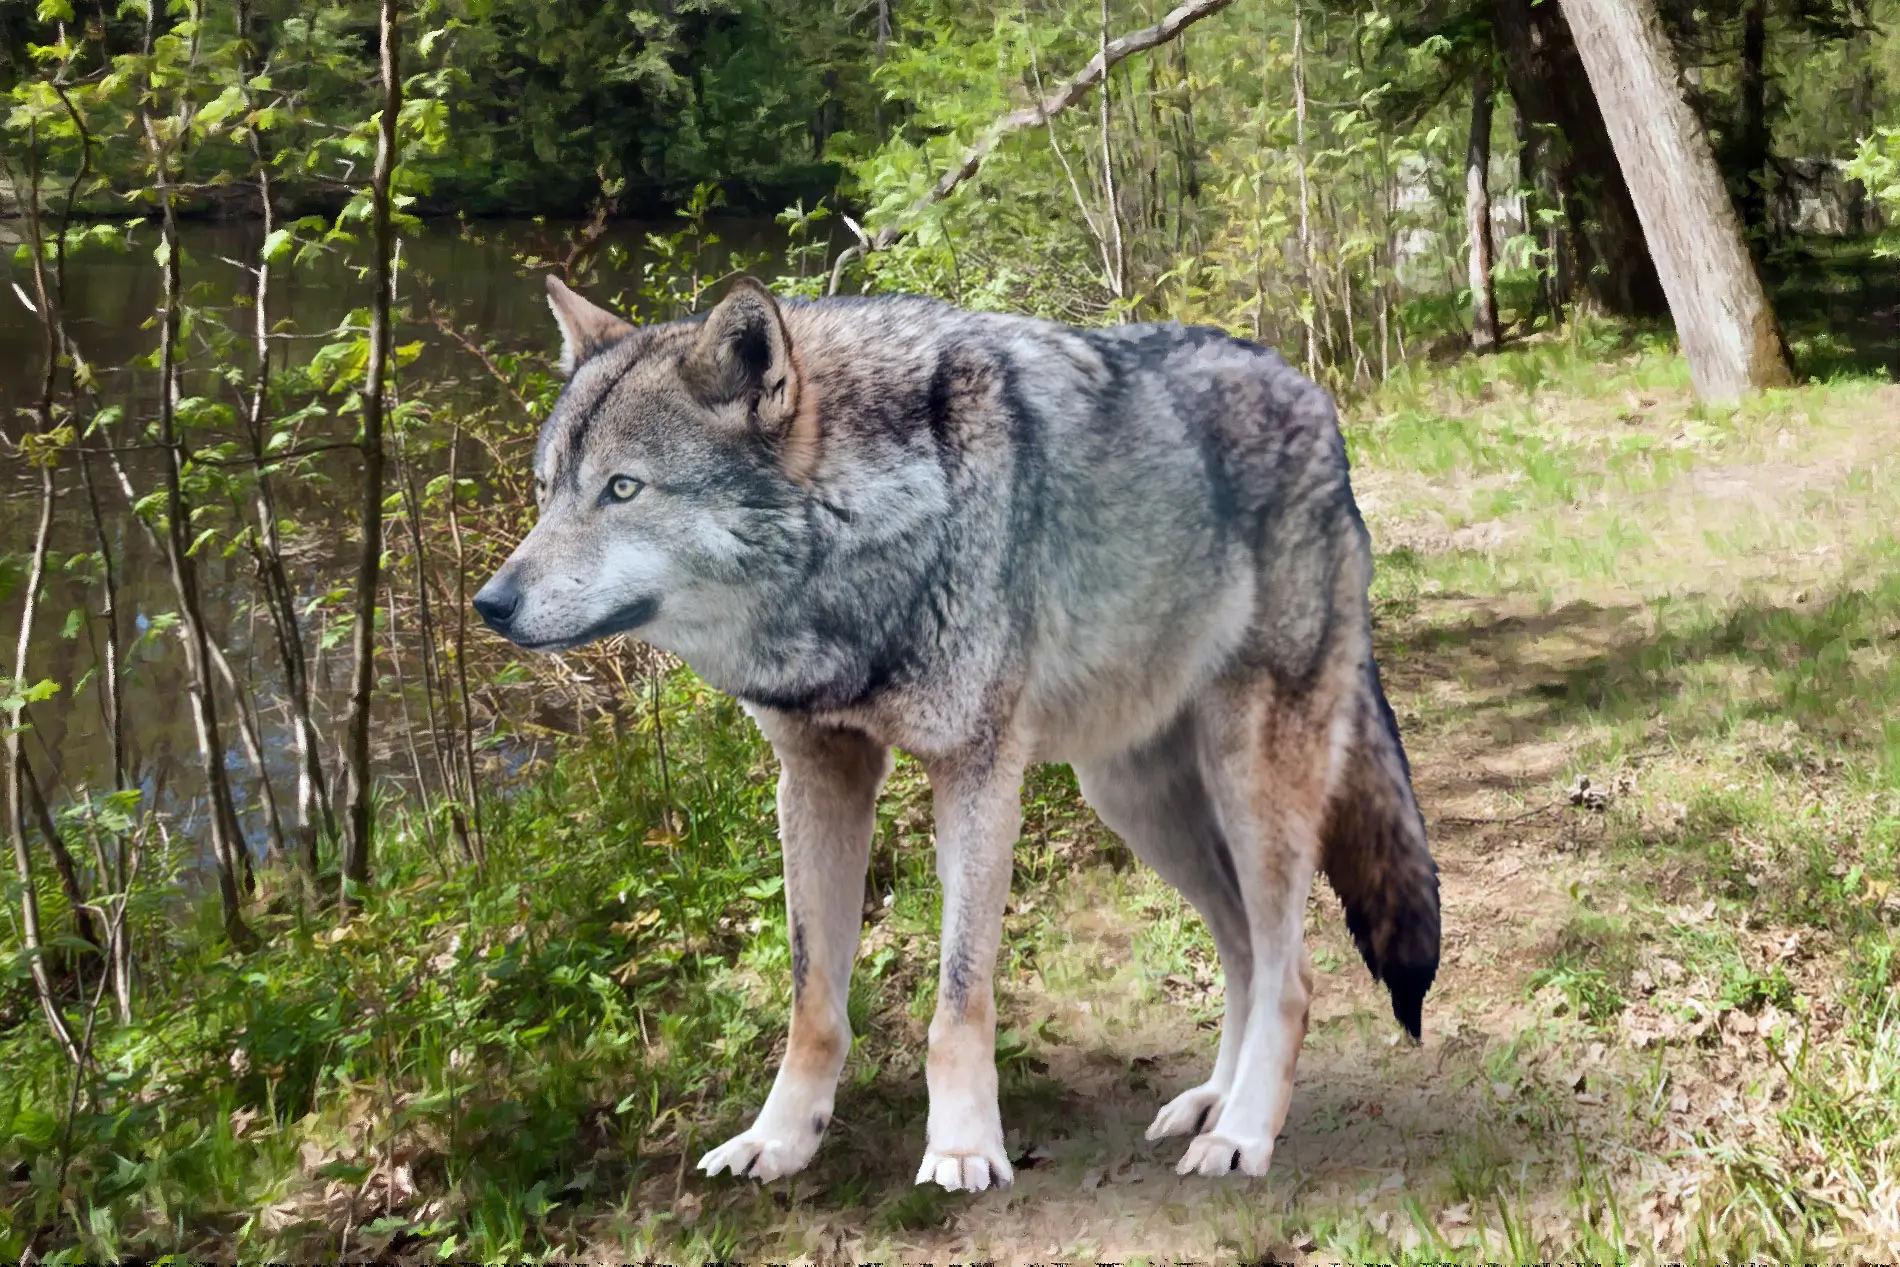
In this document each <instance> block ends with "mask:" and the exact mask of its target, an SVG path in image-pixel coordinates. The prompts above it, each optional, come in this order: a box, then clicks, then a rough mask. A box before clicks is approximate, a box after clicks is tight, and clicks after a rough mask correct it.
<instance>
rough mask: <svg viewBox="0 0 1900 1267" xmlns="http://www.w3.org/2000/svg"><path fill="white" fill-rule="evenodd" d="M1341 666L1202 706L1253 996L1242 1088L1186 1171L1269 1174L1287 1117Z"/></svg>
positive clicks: (1306, 995)
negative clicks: (1310, 682)
mask: <svg viewBox="0 0 1900 1267" xmlns="http://www.w3.org/2000/svg"><path fill="white" fill-rule="evenodd" d="M1342 658H1343V657H1342ZM1336 666H1337V661H1335V666H1329V668H1334V669H1335V671H1334V672H1330V673H1328V672H1322V674H1321V678H1322V680H1321V682H1319V683H1318V684H1316V685H1315V686H1312V687H1309V688H1307V689H1305V690H1302V691H1299V692H1298V693H1293V692H1288V691H1284V690H1282V689H1281V688H1280V687H1279V686H1278V685H1277V684H1276V683H1274V682H1273V681H1272V680H1271V679H1270V678H1268V677H1266V676H1265V675H1263V676H1262V677H1261V678H1259V679H1256V680H1255V681H1254V682H1251V683H1248V684H1245V685H1235V686H1231V687H1227V688H1223V689H1221V690H1220V691H1219V692H1217V693H1216V694H1214V695H1212V696H1210V697H1209V698H1208V699H1206V700H1204V701H1203V703H1202V705H1201V707H1200V708H1199V709H1198V710H1197V711H1198V712H1199V715H1200V723H1201V726H1200V732H1201V741H1202V766H1203V770H1204V774H1205V777H1206V779H1207V782H1208V787H1209V790H1210V792H1211V793H1212V797H1213V801H1214V805H1215V810H1216V814H1217V816H1218V819H1219V822H1220V824H1221V827H1222V830H1223V831H1224V833H1225V834H1226V836H1227V839H1228V840H1229V842H1230V843H1231V844H1232V846H1233V850H1234V862H1235V868H1236V871H1237V873H1238V876H1239V880H1240V885H1239V887H1240V890H1241V894H1242V897H1243V900H1244V901H1245V904H1246V909H1247V920H1248V925H1249V930H1250V941H1251V947H1252V951H1253V994H1252V998H1251V999H1250V1001H1249V1007H1248V1013H1247V1026H1246V1032H1245V1033H1244V1034H1243V1035H1242V1037H1241V1041H1240V1051H1239V1054H1238V1057H1237V1060H1236V1068H1235V1071H1234V1082H1233V1089H1232V1090H1231V1091H1230V1092H1229V1094H1228V1097H1227V1101H1226V1104H1225V1105H1224V1106H1223V1108H1222V1110H1221V1115H1220V1119H1219V1121H1217V1122H1215V1123H1213V1124H1212V1125H1210V1126H1208V1127H1205V1128H1203V1130H1202V1131H1201V1133H1200V1134H1199V1135H1197V1136H1195V1138H1194V1140H1193V1142H1191V1143H1190V1144H1189V1145H1188V1149H1187V1153H1186V1155H1184V1156H1183V1157H1182V1159H1181V1162H1180V1164H1179V1165H1178V1166H1177V1167H1176V1170H1177V1171H1178V1172H1179V1173H1181V1174H1184V1175H1185V1174H1193V1173H1199V1174H1202V1175H1222V1174H1228V1173H1230V1172H1233V1171H1240V1172H1242V1173H1244V1174H1248V1175H1264V1174H1266V1173H1267V1167H1268V1165H1269V1164H1270V1162H1271V1161H1272V1157H1273V1141H1274V1137H1275V1136H1276V1135H1278V1134H1279V1132H1280V1128H1281V1127H1282V1126H1283V1125H1285V1123H1286V1114H1287V1106H1288V1103H1289V1102H1290V1100H1291V1098H1292V1093H1293V1072H1294V1066H1295V1064H1296V1063H1297V1062H1298V1060H1299V1054H1300V1047H1301V1045H1302V1043H1303V1042H1304V1041H1305V1039H1306V1022H1307V1009H1308V1005H1309V1003H1310V1001H1311V998H1312V971H1311V968H1310V967H1309V965H1308V961H1307V956H1306V948H1305V916H1306V899H1307V894H1308V893H1309V892H1310V891H1311V889H1312V885H1313V876H1314V873H1315V872H1316V870H1317V869H1318V864H1319V854H1320V830H1321V826H1322V823H1323V821H1324V817H1325V810H1326V804H1327V799H1328V796H1329V794H1330V791H1331V788H1330V784H1331V782H1332V779H1333V775H1334V768H1335V766H1336V765H1337V764H1338V761H1339V756H1340V748H1341V745H1342V741H1343V740H1344V738H1345V736H1346V735H1347V734H1348V733H1349V728H1348V726H1346V725H1345V724H1344V723H1345V722H1348V721H1349V720H1350V713H1349V712H1345V711H1344V710H1345V707H1346V705H1347V704H1348V702H1349V701H1347V700H1346V699H1344V698H1342V694H1343V692H1342V690H1341V689H1340V682H1339V679H1340V678H1341V677H1343V676H1344V674H1343V673H1340V672H1338V671H1337V667H1336Z"/></svg>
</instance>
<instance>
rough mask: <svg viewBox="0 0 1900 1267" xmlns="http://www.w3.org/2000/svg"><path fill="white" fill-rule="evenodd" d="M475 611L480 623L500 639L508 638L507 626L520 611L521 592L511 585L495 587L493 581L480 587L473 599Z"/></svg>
mask: <svg viewBox="0 0 1900 1267" xmlns="http://www.w3.org/2000/svg"><path fill="white" fill-rule="evenodd" d="M473 602H474V604H475V610H476V611H477V612H478V613H480V615H481V618H482V621H483V622H484V623H485V624H487V626H488V627H489V628H490V629H493V630H494V631H495V632H496V633H498V634H500V635H501V636H502V637H504V638H506V637H509V636H510V635H509V631H508V630H509V626H510V625H511V624H512V623H513V622H514V618H515V613H516V612H517V611H520V610H521V591H520V590H518V589H516V588H515V587H514V586H513V585H497V584H496V583H495V582H494V581H490V582H489V583H488V584H486V585H484V586H482V588H481V589H480V590H478V591H477V592H476V594H475V598H474V599H473Z"/></svg>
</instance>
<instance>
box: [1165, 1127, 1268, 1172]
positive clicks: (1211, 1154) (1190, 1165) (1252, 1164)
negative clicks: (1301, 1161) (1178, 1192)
mask: <svg viewBox="0 0 1900 1267" xmlns="http://www.w3.org/2000/svg"><path fill="white" fill-rule="evenodd" d="M1272 1160H1273V1141H1272V1140H1271V1139H1229V1138H1227V1137H1226V1136H1225V1135H1222V1134H1221V1133H1220V1132H1219V1131H1207V1132H1204V1133H1203V1134H1200V1135H1196V1136H1195V1137H1194V1142H1193V1143H1191V1144H1189V1145H1188V1150H1187V1155H1186V1156H1184V1157H1182V1158H1181V1164H1180V1165H1178V1166H1176V1167H1175V1168H1174V1173H1175V1174H1177V1175H1193V1174H1199V1175H1205V1176H1207V1177H1208V1178H1210V1179H1212V1178H1217V1177H1219V1176H1221V1175H1231V1174H1234V1173H1235V1172H1239V1173H1240V1174H1243V1175H1252V1176H1254V1177H1255V1178H1258V1177H1259V1176H1261V1175H1264V1174H1266V1173H1267V1166H1268V1164H1269V1163H1271V1162H1272Z"/></svg>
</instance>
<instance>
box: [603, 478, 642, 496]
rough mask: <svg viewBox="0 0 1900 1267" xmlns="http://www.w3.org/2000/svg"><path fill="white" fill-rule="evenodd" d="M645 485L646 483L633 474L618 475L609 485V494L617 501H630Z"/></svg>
mask: <svg viewBox="0 0 1900 1267" xmlns="http://www.w3.org/2000/svg"><path fill="white" fill-rule="evenodd" d="M643 487H645V485H643V484H641V483H640V481H639V480H637V479H635V478H633V476H631V475H616V476H614V478H613V482H612V483H610V484H608V485H607V496H609V497H611V498H613V499H614V500H615V501H617V502H630V501H632V500H633V499H634V496H635V495H636V494H638V493H639V491H640V490H641V489H642V488H643Z"/></svg>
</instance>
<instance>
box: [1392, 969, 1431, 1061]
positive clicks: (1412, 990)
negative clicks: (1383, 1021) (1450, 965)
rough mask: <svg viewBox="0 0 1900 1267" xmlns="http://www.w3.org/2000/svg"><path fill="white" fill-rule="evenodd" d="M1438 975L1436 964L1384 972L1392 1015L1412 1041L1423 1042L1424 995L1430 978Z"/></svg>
mask: <svg viewBox="0 0 1900 1267" xmlns="http://www.w3.org/2000/svg"><path fill="white" fill-rule="evenodd" d="M1437 975H1438V965H1437V964H1436V963H1433V964H1432V965H1430V966H1429V967H1426V968H1420V969H1411V970H1409V971H1408V970H1399V971H1395V972H1389V973H1387V974H1386V978H1385V986H1386V989H1387V990H1389V991H1390V992H1391V994H1392V1015H1393V1016H1395V1017H1397V1018H1398V1022H1399V1024H1400V1025H1402V1026H1404V1027H1405V1032H1406V1033H1408V1034H1410V1035H1411V1036H1412V1041H1413V1042H1415V1043H1416V1042H1423V1041H1424V1037H1425V995H1426V994H1427V993H1429V992H1430V990H1431V988H1432V979H1433V978H1434V977H1436V976H1437Z"/></svg>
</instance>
